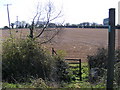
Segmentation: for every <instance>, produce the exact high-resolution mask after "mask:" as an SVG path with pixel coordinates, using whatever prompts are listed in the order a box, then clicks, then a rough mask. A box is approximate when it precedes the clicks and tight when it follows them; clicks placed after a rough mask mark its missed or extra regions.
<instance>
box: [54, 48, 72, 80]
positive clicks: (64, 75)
mask: <svg viewBox="0 0 120 90" xmlns="http://www.w3.org/2000/svg"><path fill="white" fill-rule="evenodd" d="M64 55H65V54H63V51H61V50H60V51H57V55H56V56H54V59H55V70H54V71H55V72H56V75H54V78H56V81H59V82H70V81H71V73H70V69H69V65H68V64H67V63H66V62H65V59H64Z"/></svg>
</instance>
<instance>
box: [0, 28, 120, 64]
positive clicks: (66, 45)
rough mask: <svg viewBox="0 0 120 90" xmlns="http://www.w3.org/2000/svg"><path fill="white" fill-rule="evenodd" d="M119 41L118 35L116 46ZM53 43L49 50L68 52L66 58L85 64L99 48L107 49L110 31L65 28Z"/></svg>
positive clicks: (25, 32) (23, 32) (23, 31)
mask: <svg viewBox="0 0 120 90" xmlns="http://www.w3.org/2000/svg"><path fill="white" fill-rule="evenodd" d="M0 31H1V30H0ZM14 34H16V35H21V36H22V37H26V36H27V35H28V34H29V30H28V29H21V30H18V32H17V33H14ZM0 37H3V38H5V37H9V31H8V30H2V35H0ZM117 40H118V38H117V34H116V46H117V42H118V41H117ZM53 41H54V42H52V43H51V44H47V45H46V46H47V47H48V49H49V50H51V47H53V48H54V49H55V50H63V51H64V52H66V57H65V58H77V59H78V58H79V59H82V61H83V62H84V61H86V60H87V55H92V54H94V53H95V52H96V50H97V48H102V47H107V44H108V29H89V28H65V29H63V30H62V31H61V32H60V34H58V35H57V36H56V37H55V39H54V40H53Z"/></svg>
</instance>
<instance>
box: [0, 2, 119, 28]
mask: <svg viewBox="0 0 120 90" xmlns="http://www.w3.org/2000/svg"><path fill="white" fill-rule="evenodd" d="M48 1H49V0H0V27H3V26H5V25H8V18H7V7H6V6H4V5H5V4H11V5H10V6H9V12H10V21H11V23H14V22H15V21H16V16H18V19H19V21H26V22H29V23H30V22H31V20H32V18H33V16H34V15H35V12H36V7H37V5H38V2H39V3H40V5H41V6H44V5H45V3H47V2H48ZM50 1H51V2H53V4H54V6H55V9H56V11H59V10H62V14H63V17H62V18H61V19H59V21H58V22H62V21H65V23H71V24H79V23H81V22H91V23H92V22H96V23H98V24H102V23H103V19H104V18H107V17H108V11H109V8H116V21H117V17H118V15H117V14H118V2H119V1H120V0H50ZM116 23H117V22H116Z"/></svg>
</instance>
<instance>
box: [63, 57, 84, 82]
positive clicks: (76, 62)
mask: <svg viewBox="0 0 120 90" xmlns="http://www.w3.org/2000/svg"><path fill="white" fill-rule="evenodd" d="M65 61H66V62H67V63H69V64H78V66H70V68H79V78H80V81H82V72H81V70H82V68H81V59H65Z"/></svg>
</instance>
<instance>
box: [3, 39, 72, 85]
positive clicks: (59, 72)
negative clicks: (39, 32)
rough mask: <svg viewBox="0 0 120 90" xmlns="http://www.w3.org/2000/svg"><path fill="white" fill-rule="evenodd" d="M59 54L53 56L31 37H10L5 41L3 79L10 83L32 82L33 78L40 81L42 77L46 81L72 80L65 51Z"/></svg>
mask: <svg viewBox="0 0 120 90" xmlns="http://www.w3.org/2000/svg"><path fill="white" fill-rule="evenodd" d="M57 54H58V55H56V56H51V55H50V54H49V52H48V51H46V50H45V49H44V48H42V47H41V46H40V45H39V43H37V42H36V41H35V40H32V39H30V38H27V39H13V38H9V39H7V40H6V41H4V42H3V54H2V76H3V77H2V80H3V81H4V82H8V83H24V82H29V83H31V82H32V81H31V79H36V80H37V81H39V80H38V79H39V78H41V79H43V80H45V81H53V82H70V81H71V75H70V71H69V67H68V64H67V63H66V62H65V61H64V54H63V51H58V52H57ZM41 84H43V83H41ZM37 85H38V86H39V84H38V82H37V83H35V84H34V86H35V87H37ZM44 86H45V85H44ZM11 87H12V86H11Z"/></svg>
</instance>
